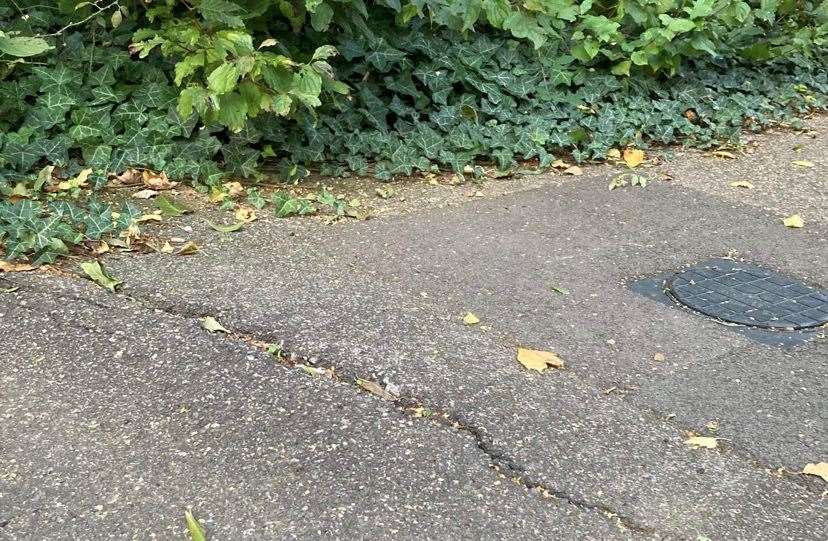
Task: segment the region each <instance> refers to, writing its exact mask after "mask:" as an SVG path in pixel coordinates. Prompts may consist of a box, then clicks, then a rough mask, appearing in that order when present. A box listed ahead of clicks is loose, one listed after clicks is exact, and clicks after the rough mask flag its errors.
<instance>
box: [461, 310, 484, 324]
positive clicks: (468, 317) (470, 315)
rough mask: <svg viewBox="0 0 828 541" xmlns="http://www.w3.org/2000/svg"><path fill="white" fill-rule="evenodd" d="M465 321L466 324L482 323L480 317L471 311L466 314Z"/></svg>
mask: <svg viewBox="0 0 828 541" xmlns="http://www.w3.org/2000/svg"><path fill="white" fill-rule="evenodd" d="M463 323H465V324H466V325H477V324H478V323H480V318H478V317H477V316H476V315H474V314H473V313H471V312H468V313H467V314H466V315H465V316H463Z"/></svg>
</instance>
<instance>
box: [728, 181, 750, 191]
mask: <svg viewBox="0 0 828 541" xmlns="http://www.w3.org/2000/svg"><path fill="white" fill-rule="evenodd" d="M730 187H731V188H747V189H748V190H752V189H753V184H752V183H750V182H748V181H747V180H737V181H735V182H731V183H730Z"/></svg>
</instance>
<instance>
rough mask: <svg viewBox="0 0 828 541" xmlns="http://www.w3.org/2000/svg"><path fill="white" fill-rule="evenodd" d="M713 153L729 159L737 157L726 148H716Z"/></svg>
mask: <svg viewBox="0 0 828 541" xmlns="http://www.w3.org/2000/svg"><path fill="white" fill-rule="evenodd" d="M713 155H714V156H718V157H719V158H728V159H731V160H735V159H736V155H735V154H733V153H732V152H728V151H726V150H714V151H713Z"/></svg>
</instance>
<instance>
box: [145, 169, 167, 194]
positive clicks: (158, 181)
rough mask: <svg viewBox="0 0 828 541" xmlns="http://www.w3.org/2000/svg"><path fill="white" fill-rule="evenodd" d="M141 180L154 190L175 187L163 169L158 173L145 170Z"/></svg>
mask: <svg viewBox="0 0 828 541" xmlns="http://www.w3.org/2000/svg"><path fill="white" fill-rule="evenodd" d="M141 181H142V182H143V183H144V186H146V187H147V188H150V189H152V190H169V189H170V188H172V187H173V183H172V182H170V179H169V178H167V173H165V172H163V171H161V172H160V173H156V172H154V171H149V170H145V171H144V172H143V173H141Z"/></svg>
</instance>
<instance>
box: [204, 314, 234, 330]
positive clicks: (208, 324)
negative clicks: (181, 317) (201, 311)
mask: <svg viewBox="0 0 828 541" xmlns="http://www.w3.org/2000/svg"><path fill="white" fill-rule="evenodd" d="M201 326H202V327H204V329H206V330H207V331H208V332H209V333H211V334H212V333H216V332H223V333H226V334H229V333H230V331H228V330H227V329H225V328H224V326H223V325H222V324H221V323H219V322H218V321H216V318H214V317H213V316H205V317H203V318H201Z"/></svg>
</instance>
